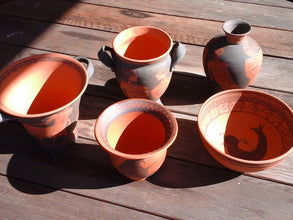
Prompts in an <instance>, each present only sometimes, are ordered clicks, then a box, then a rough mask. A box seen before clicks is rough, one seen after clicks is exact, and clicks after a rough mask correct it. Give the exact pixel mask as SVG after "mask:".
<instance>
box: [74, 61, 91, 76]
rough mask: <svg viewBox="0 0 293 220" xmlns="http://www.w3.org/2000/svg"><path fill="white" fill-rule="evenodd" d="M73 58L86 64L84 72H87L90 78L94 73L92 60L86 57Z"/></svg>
mask: <svg viewBox="0 0 293 220" xmlns="http://www.w3.org/2000/svg"><path fill="white" fill-rule="evenodd" d="M74 59H76V60H77V61H78V62H81V63H85V64H86V72H87V75H88V78H89V79H90V78H92V76H93V75H94V72H95V68H94V64H93V62H92V61H90V59H88V58H86V57H74Z"/></svg>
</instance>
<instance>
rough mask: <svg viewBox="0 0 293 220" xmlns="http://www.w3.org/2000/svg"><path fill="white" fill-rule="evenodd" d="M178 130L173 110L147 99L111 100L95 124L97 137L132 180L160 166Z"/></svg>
mask: <svg viewBox="0 0 293 220" xmlns="http://www.w3.org/2000/svg"><path fill="white" fill-rule="evenodd" d="M177 133H178V125H177V122H176V119H175V117H174V116H173V115H172V113H171V112H170V111H169V110H168V109H167V108H165V107H164V106H163V105H160V104H158V103H156V102H154V101H151V100H147V99H126V100H123V101H120V102H117V103H114V104H113V105H111V106H109V107H108V108H106V109H105V110H104V111H103V112H102V114H101V115H100V116H99V117H98V119H97V121H96V125H95V136H96V139H97V141H98V143H99V144H100V146H101V147H102V148H103V149H104V150H105V151H106V152H107V153H108V154H109V156H110V159H111V162H112V164H113V165H114V167H115V168H116V169H117V170H118V171H119V172H120V173H121V174H123V175H125V176H126V177H128V178H130V179H132V180H143V179H145V178H147V177H148V176H150V175H152V174H154V173H155V172H156V171H157V170H158V169H159V168H160V167H161V165H162V164H163V162H164V160H165V158H166V153H167V149H168V148H169V147H170V146H171V144H172V143H173V142H174V140H175V139H176V136H177Z"/></svg>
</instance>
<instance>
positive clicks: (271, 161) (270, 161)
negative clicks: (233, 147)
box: [197, 89, 293, 166]
mask: <svg viewBox="0 0 293 220" xmlns="http://www.w3.org/2000/svg"><path fill="white" fill-rule="evenodd" d="M230 93H256V94H258V95H260V96H267V97H269V98H271V99H274V100H275V101H277V102H279V103H280V104H282V105H283V106H284V107H285V108H286V109H287V110H288V111H289V112H291V114H292V117H293V110H292V109H291V107H290V106H289V105H288V104H287V103H285V102H284V101H283V100H281V99H279V98H277V97H275V96H273V95H271V94H268V93H266V92H262V91H256V90H251V89H229V90H224V91H221V92H218V93H215V94H214V95H212V96H211V97H209V98H208V99H207V100H206V101H205V102H204V103H203V105H202V106H201V107H200V109H199V112H198V117H197V124H198V130H199V132H200V136H201V137H202V138H203V139H204V140H205V141H206V142H207V143H208V146H206V145H204V146H205V147H206V148H210V149H212V150H213V151H215V152H216V153H217V154H219V155H220V156H221V157H222V158H228V159H229V160H231V161H235V162H237V163H241V164H247V165H248V166H251V165H259V166H261V165H265V164H274V163H276V162H280V161H282V160H283V159H285V158H286V157H287V156H289V155H290V154H291V153H292V152H293V145H292V146H291V148H289V150H287V151H286V152H285V153H283V154H281V155H279V156H277V157H274V158H270V159H266V160H246V159H242V158H238V157H235V156H231V155H229V154H226V153H223V152H222V151H220V150H219V149H218V148H216V147H214V146H213V145H212V144H211V143H210V141H209V140H207V138H206V137H205V136H204V135H203V132H202V129H201V127H200V120H201V118H202V117H203V116H202V111H203V109H204V107H205V106H206V105H207V103H209V102H210V101H211V100H213V99H215V98H217V97H218V96H222V95H224V94H230Z"/></svg>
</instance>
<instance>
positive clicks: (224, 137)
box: [198, 89, 293, 172]
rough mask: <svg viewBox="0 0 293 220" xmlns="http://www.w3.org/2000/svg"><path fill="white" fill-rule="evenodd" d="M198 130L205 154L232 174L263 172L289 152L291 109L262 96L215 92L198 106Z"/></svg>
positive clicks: (246, 92)
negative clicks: (237, 172)
mask: <svg viewBox="0 0 293 220" xmlns="http://www.w3.org/2000/svg"><path fill="white" fill-rule="evenodd" d="M198 127H199V132H200V135H201V138H202V141H203V143H204V145H205V147H206V148H207V150H208V151H209V153H210V154H211V155H212V156H213V157H214V158H215V159H216V160H217V161H218V162H219V163H221V164H222V165H224V166H226V167H228V168H230V169H232V170H235V171H239V172H253V171H260V170H265V169H267V168H270V167H273V166H275V165H277V164H279V163H280V162H281V161H282V160H284V159H285V158H286V157H288V156H289V155H290V154H291V153H292V151H293V147H292V146H293V112H292V109H291V108H290V107H289V106H288V105H286V104H285V103H284V102H283V101H281V100H279V99H278V98H276V97H274V96H272V95H269V94H266V93H262V92H257V91H252V90H247V89H235V90H227V91H223V92H219V93H217V94H215V95H213V96H212V97H210V98H209V99H208V100H206V101H205V103H204V104H203V106H202V107H201V109H200V111H199V115H198Z"/></svg>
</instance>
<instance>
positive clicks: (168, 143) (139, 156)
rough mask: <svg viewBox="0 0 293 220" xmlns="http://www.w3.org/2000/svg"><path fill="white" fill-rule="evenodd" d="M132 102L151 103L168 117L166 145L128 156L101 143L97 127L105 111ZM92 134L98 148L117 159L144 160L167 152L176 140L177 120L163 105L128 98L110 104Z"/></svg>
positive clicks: (99, 117) (101, 139)
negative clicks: (168, 128) (169, 131)
mask: <svg viewBox="0 0 293 220" xmlns="http://www.w3.org/2000/svg"><path fill="white" fill-rule="evenodd" d="M132 101H139V102H148V103H152V104H154V105H156V106H158V107H159V108H161V109H163V110H164V111H165V112H166V113H167V114H168V115H169V117H170V119H171V123H172V125H173V130H172V133H171V135H170V138H169V139H168V140H167V141H166V143H164V144H163V145H162V146H161V147H159V148H157V149H156V150H153V151H150V152H147V153H143V154H128V153H123V152H121V151H118V150H116V149H115V148H113V147H111V146H108V144H107V143H105V142H104V141H103V138H102V135H100V133H98V131H97V130H98V126H99V122H100V120H101V118H102V117H103V116H104V115H105V114H107V111H109V109H111V108H114V107H115V106H117V105H120V104H121V103H127V102H132ZM94 134H95V138H96V140H97V142H98V144H99V146H100V147H101V148H102V149H104V150H105V151H107V152H108V153H111V154H114V155H115V156H119V157H123V158H126V159H134V160H138V159H145V158H149V157H152V156H154V155H155V154H157V153H158V152H161V151H163V150H167V149H168V148H169V147H170V146H171V145H172V144H173V143H174V141H175V140H176V138H177V134H178V123H177V120H176V118H175V116H174V115H173V114H172V112H171V111H170V110H169V109H167V108H166V107H165V106H164V105H161V104H159V103H157V102H154V101H152V100H148V99H142V98H129V99H124V100H121V101H118V102H115V103H113V104H111V105H110V106H108V107H107V108H105V109H104V110H103V111H102V113H101V114H100V115H99V116H98V118H97V120H96V122H95V126H94Z"/></svg>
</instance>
